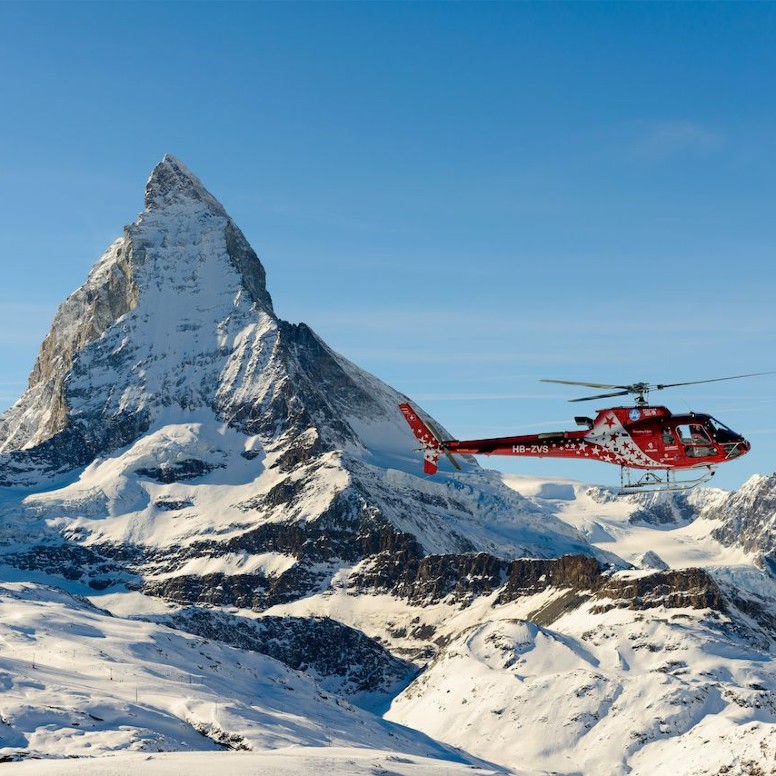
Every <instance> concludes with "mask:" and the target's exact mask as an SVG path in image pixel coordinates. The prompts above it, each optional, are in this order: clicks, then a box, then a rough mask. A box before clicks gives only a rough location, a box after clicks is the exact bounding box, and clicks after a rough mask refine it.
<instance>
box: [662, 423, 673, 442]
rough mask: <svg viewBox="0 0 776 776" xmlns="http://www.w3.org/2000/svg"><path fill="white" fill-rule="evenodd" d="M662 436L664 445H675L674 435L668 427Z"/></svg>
mask: <svg viewBox="0 0 776 776" xmlns="http://www.w3.org/2000/svg"><path fill="white" fill-rule="evenodd" d="M661 436H662V437H663V444H664V445H675V444H676V440H675V439H674V435H673V434H672V433H671V429H670V428H669V427H668V426H666V427H665V428H664V429H663V430H662V432H661Z"/></svg>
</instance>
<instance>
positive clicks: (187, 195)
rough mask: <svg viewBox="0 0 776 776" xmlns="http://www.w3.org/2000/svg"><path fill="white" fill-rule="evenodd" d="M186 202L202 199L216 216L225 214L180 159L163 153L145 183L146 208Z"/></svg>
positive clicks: (149, 209)
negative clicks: (162, 156)
mask: <svg viewBox="0 0 776 776" xmlns="http://www.w3.org/2000/svg"><path fill="white" fill-rule="evenodd" d="M187 202H202V203H204V204H206V205H207V206H208V207H209V208H210V209H212V210H213V211H214V212H216V213H218V214H219V215H222V216H226V211H225V210H224V207H223V205H222V204H221V203H220V202H219V201H218V200H217V199H216V198H215V197H214V196H213V195H212V194H211V193H210V192H209V191H208V190H207V189H206V188H205V185H204V184H203V183H202V181H201V180H200V179H199V178H198V177H197V176H196V175H194V173H193V172H192V171H191V170H190V169H189V168H188V167H186V165H185V164H183V162H181V161H180V160H179V159H176V158H175V157H174V156H172V155H171V154H165V155H164V158H163V159H162V161H161V162H159V164H157V165H156V167H154V169H153V171H152V172H151V176H150V177H149V179H148V182H147V183H146V187H145V207H146V210H148V211H152V210H158V209H163V208H166V207H169V206H170V205H173V204H177V205H180V204H185V203H187Z"/></svg>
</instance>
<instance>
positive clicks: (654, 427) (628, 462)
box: [399, 372, 774, 492]
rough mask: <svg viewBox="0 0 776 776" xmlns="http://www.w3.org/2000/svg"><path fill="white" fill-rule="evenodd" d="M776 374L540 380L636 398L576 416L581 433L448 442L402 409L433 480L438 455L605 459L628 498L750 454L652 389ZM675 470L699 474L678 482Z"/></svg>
mask: <svg viewBox="0 0 776 776" xmlns="http://www.w3.org/2000/svg"><path fill="white" fill-rule="evenodd" d="M762 374H774V373H773V372H757V373H754V374H749V375H735V376H733V377H718V378H715V379H712V380H693V381H691V382H685V383H666V384H656V385H650V384H649V383H633V384H632V385H608V384H605V383H585V382H575V381H571V380H542V382H544V383H560V384H562V385H583V386H586V387H588V388H600V389H604V390H607V391H611V392H610V393H601V394H597V395H595V396H584V397H582V398H580V399H570V400H569V401H574V402H576V401H591V400H594V399H608V398H611V397H613V396H627V395H629V394H633V395H635V396H636V401H635V405H634V406H632V407H611V408H609V409H604V410H599V411H598V413H597V415H596V417H595V419H593V418H589V417H586V416H578V417H576V418H575V420H576V422H577V425H579V426H584V427H585V428H584V429H583V430H581V431H551V432H548V433H543V434H526V435H523V436H510V437H498V438H495V439H466V440H459V439H444V438H443V436H442V435H441V433H440V432H439V430H438V429H437V428H436V427H435V426H434V424H433V423H432V422H430V421H429V420H428V419H426V420H422V419H421V418H420V417H419V416H418V413H417V412H416V411H415V409H413V407H412V406H411V405H410V404H406V403H405V404H400V405H399V408H400V409H401V411H402V413H403V414H404V417H405V418H406V420H407V423H409V425H410V428H412V431H413V432H414V434H415V436H416V437H417V438H418V440H419V441H420V443H421V448H420V449H421V451H422V452H423V458H424V463H423V471H424V472H425V473H426V474H435V473H436V471H437V468H438V467H437V461H438V460H439V457H440V455H445V456H447V458H448V459H449V460H450V462H451V463H452V464H453V466H454V467H455V468H456V469H460V468H461V467H460V465H459V464H458V462H457V461H456V460H455V458H454V457H453V454H454V453H455V454H461V455H516V456H534V457H539V458H543V457H547V458H576V459H580V460H582V459H588V460H595V461H603V462H605V463H612V464H616V465H617V466H619V467H620V484H621V488H622V490H623V492H640V491H656V490H686V489H689V488H692V487H695V486H696V485H699V484H700V483H702V482H706V481H707V480H708V479H709V478H710V477H712V476H713V474H714V470H715V467H716V466H717V465H718V464H721V463H726V462H727V461H732V460H733V459H734V458H739V457H741V456H742V455H745V454H746V453H748V452H749V449H750V447H751V445H750V444H749V442H748V441H747V440H746V439H744V438H743V437H742V436H741V435H740V434H737V433H736V432H735V431H732V430H731V429H729V428H728V427H727V426H726V425H725V424H724V423H720V422H719V421H718V420H716V419H715V418H713V417H711V415H704V414H701V413H697V412H690V413H686V414H683V415H674V414H673V413H672V412H671V411H670V410H669V409H668V408H666V407H660V406H651V405H650V404H649V402H648V401H647V396H648V395H649V392H650V391H660V390H663V389H664V388H675V387H677V386H680V385H698V384H700V383H715V382H719V381H721V380H738V379H740V378H743V377H755V376H757V375H762ZM677 472H687V473H688V474H691V475H694V476H692V477H688V478H686V479H679V478H678V477H677Z"/></svg>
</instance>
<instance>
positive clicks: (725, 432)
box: [708, 416, 741, 442]
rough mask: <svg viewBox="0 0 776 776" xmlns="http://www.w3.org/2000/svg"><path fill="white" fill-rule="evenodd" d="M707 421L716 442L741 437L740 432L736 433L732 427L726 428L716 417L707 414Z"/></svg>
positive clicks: (731, 440)
mask: <svg viewBox="0 0 776 776" xmlns="http://www.w3.org/2000/svg"><path fill="white" fill-rule="evenodd" d="M708 423H709V426H710V427H711V429H712V431H713V432H714V439H716V440H717V442H733V441H735V440H738V439H740V438H741V435H740V434H736V432H735V431H733V429H731V428H728V427H727V426H726V425H725V424H724V423H720V422H719V421H718V420H717V419H716V418H712V417H711V416H709V420H708Z"/></svg>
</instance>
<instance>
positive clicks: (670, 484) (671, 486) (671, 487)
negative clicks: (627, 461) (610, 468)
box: [620, 466, 714, 494]
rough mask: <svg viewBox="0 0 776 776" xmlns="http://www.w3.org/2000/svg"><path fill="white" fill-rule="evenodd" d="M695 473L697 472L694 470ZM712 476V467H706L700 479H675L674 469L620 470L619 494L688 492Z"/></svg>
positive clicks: (626, 468)
mask: <svg viewBox="0 0 776 776" xmlns="http://www.w3.org/2000/svg"><path fill="white" fill-rule="evenodd" d="M696 471H697V470H696ZM713 476H714V467H713V466H707V467H706V470H705V471H704V472H703V474H701V476H700V477H695V478H694V479H682V480H679V479H677V478H676V469H660V470H658V471H654V470H647V471H645V470H644V469H635V470H634V469H629V468H628V467H627V466H622V467H621V468H620V493H621V494H625V493H656V492H659V491H663V490H668V491H679V490H690V489H691V488H694V487H696V486H698V485H701V484H702V483H704V482H708V481H709V480H710V479H711V478H712V477H713Z"/></svg>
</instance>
